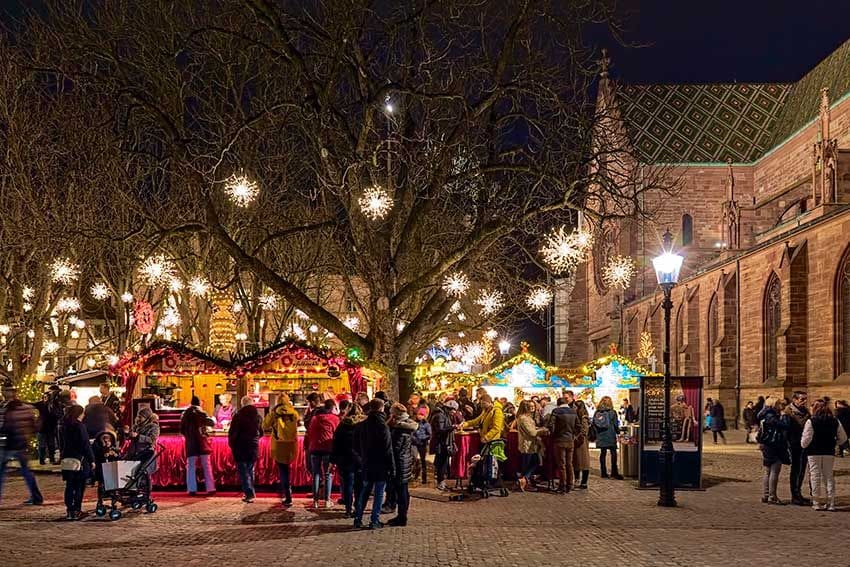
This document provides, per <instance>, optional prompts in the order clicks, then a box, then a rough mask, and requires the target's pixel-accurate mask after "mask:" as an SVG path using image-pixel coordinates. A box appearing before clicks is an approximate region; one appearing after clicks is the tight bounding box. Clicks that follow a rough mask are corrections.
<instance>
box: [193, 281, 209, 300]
mask: <svg viewBox="0 0 850 567" xmlns="http://www.w3.org/2000/svg"><path fill="white" fill-rule="evenodd" d="M209 291H210V282H208V281H207V280H206V279H204V278H203V277H201V276H195V277H194V278H192V279H191V280H189V293H191V294H192V295H194V296H195V297H204V296H206V295H207V293H209Z"/></svg>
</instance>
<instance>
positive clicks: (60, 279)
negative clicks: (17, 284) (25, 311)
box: [25, 258, 80, 299]
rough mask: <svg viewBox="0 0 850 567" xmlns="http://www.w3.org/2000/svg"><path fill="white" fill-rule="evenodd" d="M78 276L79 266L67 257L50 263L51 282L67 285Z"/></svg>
mask: <svg viewBox="0 0 850 567" xmlns="http://www.w3.org/2000/svg"><path fill="white" fill-rule="evenodd" d="M79 277H80V267H79V266H78V265H77V264H75V263H74V262H72V261H71V260H70V259H69V258H56V259H55V260H53V263H52V264H50V279H51V280H52V281H53V283H58V284H62V285H69V284H72V283H74V282H75V281H77V278H79ZM25 299H26V298H25Z"/></svg>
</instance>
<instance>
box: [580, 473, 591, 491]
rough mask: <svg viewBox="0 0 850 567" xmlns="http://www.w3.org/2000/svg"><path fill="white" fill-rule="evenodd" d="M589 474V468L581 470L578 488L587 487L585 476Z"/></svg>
mask: <svg viewBox="0 0 850 567" xmlns="http://www.w3.org/2000/svg"><path fill="white" fill-rule="evenodd" d="M589 476H590V471H589V470H583V471H581V483H580V484H579V485H578V487H579V488H587V477H589Z"/></svg>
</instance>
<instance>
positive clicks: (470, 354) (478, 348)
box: [461, 342, 484, 366]
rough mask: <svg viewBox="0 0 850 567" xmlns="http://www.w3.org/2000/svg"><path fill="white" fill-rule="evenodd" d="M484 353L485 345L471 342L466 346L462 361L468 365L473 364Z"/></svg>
mask: <svg viewBox="0 0 850 567" xmlns="http://www.w3.org/2000/svg"><path fill="white" fill-rule="evenodd" d="M483 355H484V345H483V344H481V343H479V342H474V343H469V344H468V345H466V348H464V353H463V357H462V358H461V361H462V362H463V363H464V364H466V365H468V366H472V365H473V364H475V363H476V362H478V360H479V359H480V358H481V357H482V356H483Z"/></svg>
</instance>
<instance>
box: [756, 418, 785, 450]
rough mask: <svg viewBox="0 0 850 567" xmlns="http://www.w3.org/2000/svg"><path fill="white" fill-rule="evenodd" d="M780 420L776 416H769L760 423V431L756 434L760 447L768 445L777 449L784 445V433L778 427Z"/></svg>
mask: <svg viewBox="0 0 850 567" xmlns="http://www.w3.org/2000/svg"><path fill="white" fill-rule="evenodd" d="M778 421H779V419H778V418H777V417H776V416H768V417H766V418H764V419H762V420H761V423H759V430H758V433H757V434H756V443H758V444H759V445H768V446H771V447H776V446H778V445H781V444H782V441H783V439H782V432H781V431H780V430H779V428H778V427H776V423H777V422H778Z"/></svg>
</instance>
